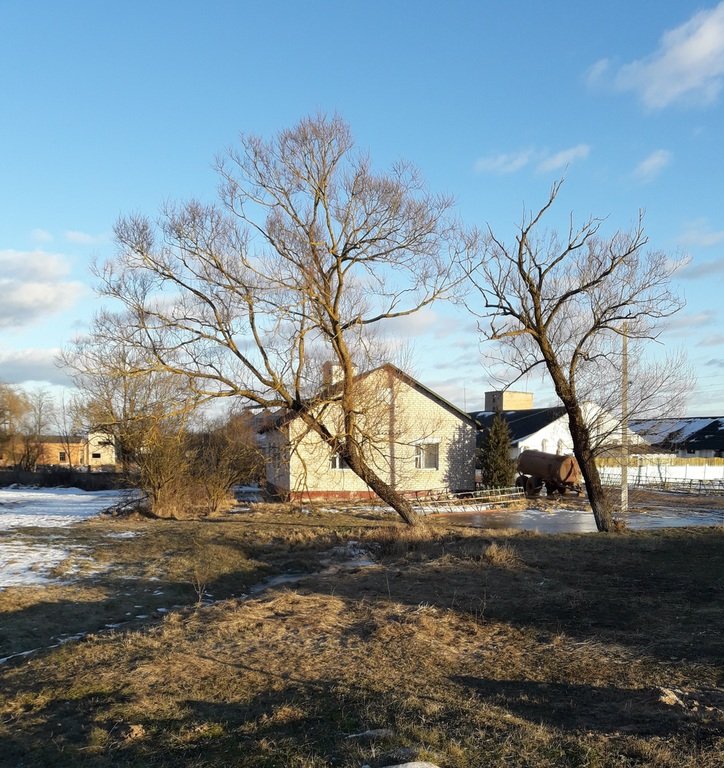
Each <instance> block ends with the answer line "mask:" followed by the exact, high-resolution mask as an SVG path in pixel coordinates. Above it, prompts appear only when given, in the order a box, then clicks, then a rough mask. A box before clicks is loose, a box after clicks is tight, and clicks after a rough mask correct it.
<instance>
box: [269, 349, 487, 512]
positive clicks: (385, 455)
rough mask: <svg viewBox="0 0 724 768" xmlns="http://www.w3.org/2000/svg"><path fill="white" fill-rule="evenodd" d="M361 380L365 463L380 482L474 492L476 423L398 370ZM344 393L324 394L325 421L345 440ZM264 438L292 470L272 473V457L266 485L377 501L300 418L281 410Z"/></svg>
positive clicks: (291, 491)
mask: <svg viewBox="0 0 724 768" xmlns="http://www.w3.org/2000/svg"><path fill="white" fill-rule="evenodd" d="M355 382H356V383H357V384H358V385H359V386H360V389H361V394H360V397H361V405H360V413H361V416H362V418H363V426H364V430H365V431H366V432H368V435H367V436H368V437H369V440H368V441H367V442H366V443H365V448H364V449H365V450H366V460H367V462H368V464H369V465H370V466H371V467H372V469H373V470H374V471H375V473H376V474H377V475H378V476H379V477H381V478H382V479H383V480H384V481H385V482H387V483H388V484H390V485H391V486H393V487H395V488H396V489H397V490H399V491H401V492H403V493H406V492H410V493H411V492H416V491H422V490H430V489H433V488H434V489H440V488H445V487H446V488H449V489H452V490H470V489H472V488H473V486H474V448H475V435H476V423H475V421H474V419H472V418H471V417H470V416H469V415H468V414H466V413H465V412H464V411H462V410H460V409H459V408H457V407H456V406H454V405H453V404H452V403H450V402H448V401H447V400H445V399H444V398H442V397H440V396H439V395H438V394H437V393H436V392H434V391H433V390H431V389H429V388H428V387H426V386H424V385H423V384H421V383H420V382H418V381H417V380H415V379H414V378H412V377H411V376H409V375H408V374H406V373H405V372H404V371H402V370H401V369H399V368H397V367H396V366H393V365H391V364H386V365H382V366H380V367H378V368H375V369H373V370H371V371H367V372H365V373H362V374H359V375H358V376H356V377H355ZM338 391H339V385H333V386H332V387H329V388H327V390H325V391H324V393H323V395H324V398H323V399H324V400H325V402H326V405H325V407H326V412H325V414H324V416H323V419H324V420H325V423H327V425H328V427H329V428H330V431H332V432H333V433H338V434H339V433H340V432H339V430H340V429H341V424H340V423H339V421H340V418H341V410H340V409H339V407H338V406H336V405H335V403H334V396H335V393H336V392H338ZM260 432H262V436H263V440H264V442H266V444H267V446H269V445H271V444H275V446H276V447H277V448H279V449H280V450H281V451H282V453H284V454H285V459H286V465H287V468H286V469H285V470H282V469H281V467H280V466H279V464H278V463H277V464H276V467H275V468H274V469H272V468H271V465H272V464H273V462H272V461H271V460H270V459H271V454H270V453H267V458H268V466H269V467H270V468H269V469H268V472H267V479H268V481H269V483H270V484H271V485H273V486H275V487H276V488H277V489H279V490H280V491H281V492H283V493H287V494H290V495H292V496H306V497H314V496H318V497H319V496H324V497H329V496H347V497H350V496H370V495H371V493H370V491H369V489H368V488H367V486H366V484H365V483H364V482H363V481H362V480H361V479H360V478H359V477H358V476H357V475H356V474H355V473H354V472H352V471H351V470H350V469H348V468H346V467H345V466H344V465H343V463H342V462H340V461H339V457H336V456H333V455H332V453H331V451H330V448H329V446H328V445H327V444H326V443H325V442H324V441H323V440H322V438H321V437H319V436H318V435H317V434H316V433H315V432H313V431H312V430H310V429H309V428H308V427H306V425H304V423H303V421H302V419H301V418H299V417H298V416H295V415H294V414H288V413H282V412H277V413H276V414H274V416H273V418H272V419H271V420H269V421H268V423H267V424H266V425H265V426H264V427H263V428H262V429H260ZM271 432H274V433H275V436H274V437H272V436H271V434H270V433H271ZM282 443H286V446H285V448H282Z"/></svg>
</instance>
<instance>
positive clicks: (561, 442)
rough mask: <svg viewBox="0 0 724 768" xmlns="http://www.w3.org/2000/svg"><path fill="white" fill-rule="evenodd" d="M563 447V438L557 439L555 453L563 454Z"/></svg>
mask: <svg viewBox="0 0 724 768" xmlns="http://www.w3.org/2000/svg"><path fill="white" fill-rule="evenodd" d="M564 448H565V446H564V445H563V440H559V441H558V448H557V449H556V453H557V454H558V455H559V456H561V455H563V450H564Z"/></svg>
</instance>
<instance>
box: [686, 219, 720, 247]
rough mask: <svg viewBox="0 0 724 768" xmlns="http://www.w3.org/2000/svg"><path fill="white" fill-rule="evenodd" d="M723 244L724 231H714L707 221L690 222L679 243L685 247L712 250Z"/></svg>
mask: <svg viewBox="0 0 724 768" xmlns="http://www.w3.org/2000/svg"><path fill="white" fill-rule="evenodd" d="M721 242H724V229H720V230H718V231H716V230H713V229H712V228H711V226H709V222H708V221H706V219H697V220H696V221H691V222H689V223H688V224H687V226H686V229H685V230H684V233H683V234H682V235H681V236H680V237H679V243H681V245H685V246H699V247H702V248H710V247H711V246H713V245H718V244H719V243H721Z"/></svg>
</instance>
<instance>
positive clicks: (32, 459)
mask: <svg viewBox="0 0 724 768" xmlns="http://www.w3.org/2000/svg"><path fill="white" fill-rule="evenodd" d="M27 402H28V410H27V411H26V413H25V414H24V416H23V419H22V421H21V423H20V431H21V434H22V448H21V454H20V458H19V461H18V467H19V468H20V469H23V470H26V471H28V472H34V471H35V470H36V468H37V466H38V464H42V463H44V461H46V460H47V459H48V457H47V456H45V453H44V451H45V446H44V437H45V436H46V433H47V430H48V427H49V426H50V425H51V424H52V421H53V418H54V414H55V404H54V401H53V396H52V395H51V394H50V392H49V390H47V389H45V388H40V389H36V390H34V391H33V392H30V393H28V394H27Z"/></svg>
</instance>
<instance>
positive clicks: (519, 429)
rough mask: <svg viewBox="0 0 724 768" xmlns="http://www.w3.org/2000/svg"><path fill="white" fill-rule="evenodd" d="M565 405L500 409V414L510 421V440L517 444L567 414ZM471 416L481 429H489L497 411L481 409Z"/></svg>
mask: <svg viewBox="0 0 724 768" xmlns="http://www.w3.org/2000/svg"><path fill="white" fill-rule="evenodd" d="M565 412H566V411H565V408H563V406H555V407H553V408H529V409H526V410H518V411H500V415H501V416H502V417H503V418H504V419H505V421H506V422H507V423H508V429H509V430H510V442H511V443H513V444H515V443H519V442H520V441H521V440H524V439H525V438H526V437H528V436H529V435H533V434H535V433H536V432H538V431H539V430H541V429H543V428H544V427H547V426H548V425H549V424H552V423H553V422H554V421H557V420H558V419H560V418H561V416H564V415H565ZM470 416H471V417H472V418H473V419H475V420H476V421H477V422H478V424H479V425H480V427H481V429H489V428H490V425H491V424H492V423H493V418H494V417H495V412H493V411H479V412H477V413H471V414H470Z"/></svg>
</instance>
